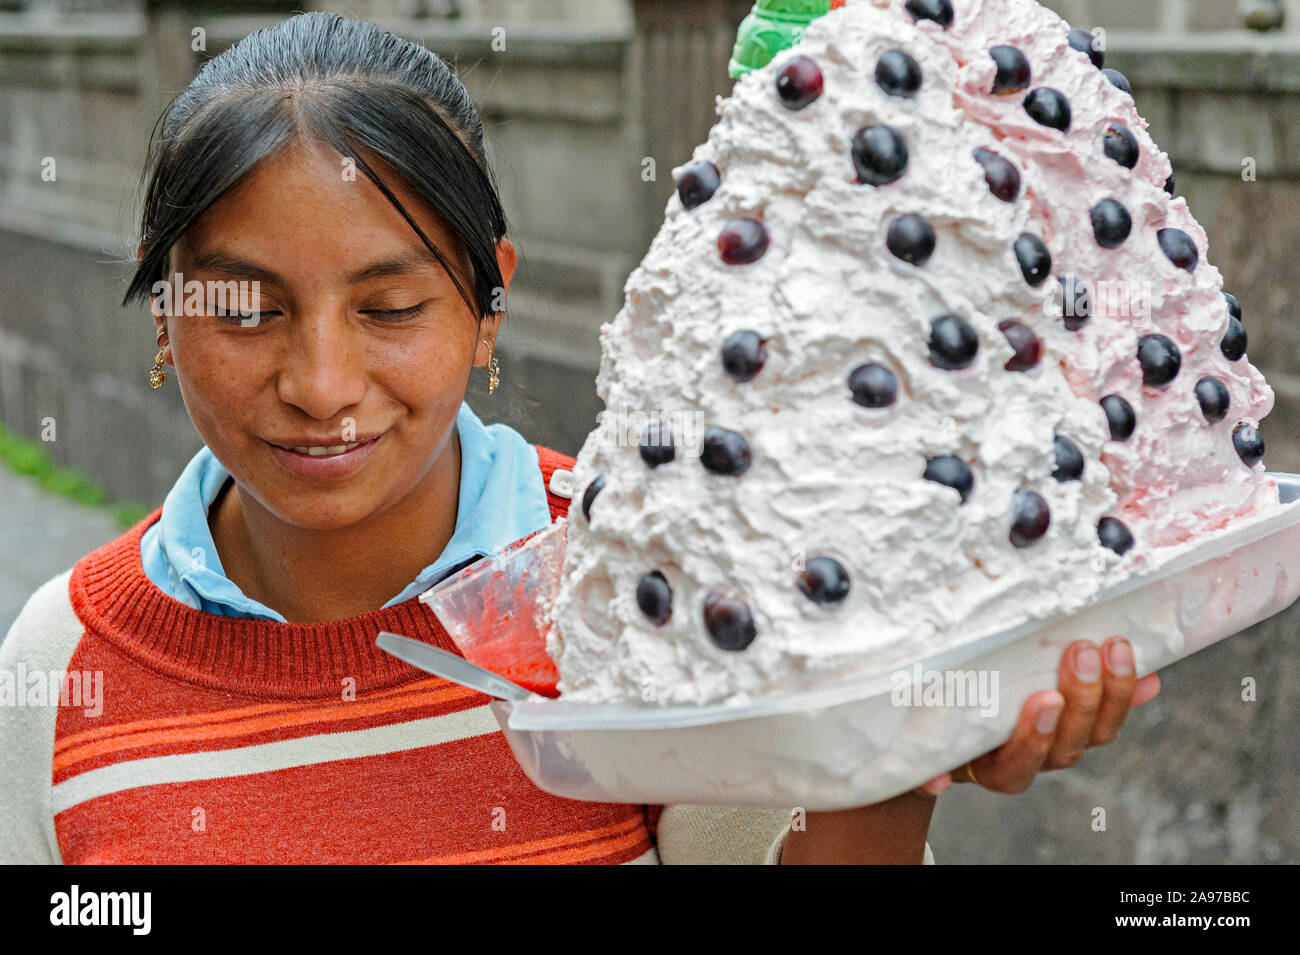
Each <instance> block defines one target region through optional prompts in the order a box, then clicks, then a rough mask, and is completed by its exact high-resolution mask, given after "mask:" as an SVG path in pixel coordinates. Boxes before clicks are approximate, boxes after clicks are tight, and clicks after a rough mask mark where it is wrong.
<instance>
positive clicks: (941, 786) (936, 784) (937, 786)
mask: <svg viewBox="0 0 1300 955" xmlns="http://www.w3.org/2000/svg"><path fill="white" fill-rule="evenodd" d="M951 785H952V777H951V776H940V777H939V778H938V779H937V780H936V779H932V780H930V781H929V782H928V783H926V784H925V785H924V786H922V787H921V788H922V789H924V790H925V791H926V792H928V793H929V794H930V795H931V796H937V795H939V794H940V793H941V792H943V791H944V790H945V789H947V788H948V787H949V786H951Z"/></svg>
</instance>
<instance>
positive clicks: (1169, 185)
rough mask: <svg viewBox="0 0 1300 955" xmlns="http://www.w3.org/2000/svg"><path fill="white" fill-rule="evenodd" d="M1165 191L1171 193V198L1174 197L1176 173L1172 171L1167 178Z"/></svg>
mask: <svg viewBox="0 0 1300 955" xmlns="http://www.w3.org/2000/svg"><path fill="white" fill-rule="evenodd" d="M1165 192H1167V193H1169V198H1171V199H1172V198H1173V197H1174V174H1173V173H1170V174H1169V178H1168V179H1166V180H1165Z"/></svg>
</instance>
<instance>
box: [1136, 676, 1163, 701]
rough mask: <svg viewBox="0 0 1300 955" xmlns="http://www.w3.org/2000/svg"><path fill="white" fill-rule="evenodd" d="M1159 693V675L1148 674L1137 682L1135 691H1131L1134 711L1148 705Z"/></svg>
mask: <svg viewBox="0 0 1300 955" xmlns="http://www.w3.org/2000/svg"><path fill="white" fill-rule="evenodd" d="M1159 692H1160V674H1158V673H1148V674H1147V675H1146V676H1144V677H1143V678H1142V679H1140V680H1138V681H1137V689H1135V690H1134V691H1133V707H1134V709H1136V708H1137V707H1139V706H1143V705H1145V704H1147V703H1150V702H1151V701H1152V700H1154V699H1155V698H1156V694H1157V693H1159Z"/></svg>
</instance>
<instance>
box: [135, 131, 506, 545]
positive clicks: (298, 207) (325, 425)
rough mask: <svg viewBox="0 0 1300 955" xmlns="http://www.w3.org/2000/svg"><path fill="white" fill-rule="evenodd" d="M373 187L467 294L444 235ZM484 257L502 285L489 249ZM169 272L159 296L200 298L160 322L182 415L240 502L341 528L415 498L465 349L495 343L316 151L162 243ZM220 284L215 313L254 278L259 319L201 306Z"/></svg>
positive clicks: (459, 396)
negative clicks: (319, 450)
mask: <svg viewBox="0 0 1300 955" xmlns="http://www.w3.org/2000/svg"><path fill="white" fill-rule="evenodd" d="M380 174H381V175H384V173H383V172H382V171H381V173H380ZM385 179H386V182H387V183H388V185H389V187H390V188H391V189H392V190H393V191H394V193H395V194H396V195H397V197H398V199H399V200H400V201H401V202H402V204H403V206H405V208H406V209H407V211H408V212H410V214H411V215H412V217H413V218H414V219H415V220H416V222H418V223H419V225H420V227H421V229H423V230H424V233H425V235H427V236H428V237H429V239H430V241H432V242H433V244H434V245H436V246H437V247H438V248H439V249H440V250H441V251H442V252H443V254H444V255H445V256H446V257H447V258H448V259H449V261H451V262H453V263H455V264H457V266H458V267H459V268H461V269H462V272H461V276H462V279H461V281H462V284H463V285H464V286H465V287H467V288H471V289H472V287H473V286H472V281H471V279H470V278H469V266H468V260H467V259H466V257H465V256H464V254H463V252H462V251H461V250H460V248H459V245H458V243H457V241H456V240H455V237H454V236H453V235H452V233H451V232H450V230H449V229H448V228H447V227H446V226H445V225H444V224H443V222H442V221H441V220H440V218H439V217H438V216H437V215H436V214H435V213H433V212H432V211H430V210H428V209H427V208H426V207H425V206H424V205H423V204H422V203H421V202H420V200H419V199H418V198H417V197H416V196H415V195H414V194H413V193H411V192H410V191H409V190H408V189H406V188H405V187H404V185H403V184H402V183H401V180H400V178H399V177H397V176H385ZM498 261H499V262H500V263H501V272H502V276H503V279H504V281H505V283H506V286H507V287H508V286H509V283H510V279H511V276H512V274H513V272H514V266H515V259H514V249H513V248H512V247H511V246H510V244H509V243H508V242H506V241H504V240H503V241H502V243H501V245H500V247H499V248H498ZM171 268H172V272H173V275H172V282H173V290H174V291H178V292H179V291H181V290H182V286H181V285H180V284H179V283H180V282H182V281H183V282H184V283H185V285H186V286H188V288H189V289H191V290H192V289H193V288H194V286H193V285H191V284H190V283H192V282H199V283H202V285H203V288H204V289H205V293H204V296H203V301H204V302H205V305H206V308H205V309H196V308H194V307H193V305H194V304H195V303H196V301H197V299H195V298H192V297H190V296H186V297H185V298H182V297H180V296H177V295H174V296H173V300H174V307H173V311H174V312H175V313H176V314H174V315H172V316H170V317H168V318H167V319H166V325H167V333H168V351H169V353H170V361H169V363H170V364H173V365H174V366H175V368H176V377H177V379H178V381H179V384H180V389H181V394H182V396H183V398H184V401H185V407H186V408H187V410H188V411H189V414H190V418H191V419H192V420H193V421H194V425H195V427H196V428H197V429H198V432H199V435H200V436H201V437H202V438H203V441H204V443H206V444H207V446H208V447H209V448H210V449H211V450H212V453H213V454H214V455H216V457H217V459H218V460H220V461H221V463H222V464H223V465H225V466H226V468H227V469H228V470H229V471H230V472H231V474H232V475H234V477H235V480H236V481H238V483H239V484H240V486H241V490H242V491H243V492H244V493H251V494H252V495H253V497H254V498H255V499H256V501H257V502H258V503H259V504H260V505H261V506H262V507H263V508H265V509H266V510H267V511H269V512H271V513H272V514H274V515H276V516H277V517H279V518H280V519H281V520H283V521H285V522H286V523H289V524H293V525H296V526H299V527H303V528H309V529H318V530H326V529H335V528H342V527H347V526H349V525H352V524H355V523H357V522H359V521H362V520H364V519H365V518H366V517H367V516H369V515H372V514H375V513H378V512H380V511H383V510H385V509H386V508H388V507H390V506H392V505H394V504H395V503H397V502H398V501H401V500H402V499H403V498H405V497H406V496H407V495H408V494H410V493H411V492H412V491H413V490H414V489H416V488H417V487H418V486H419V485H420V483H421V481H423V480H424V479H425V478H426V477H427V476H428V475H429V473H430V469H431V467H432V466H433V464H434V462H435V461H438V460H439V458H440V455H442V453H443V452H444V451H445V450H446V449H447V448H448V446H449V445H448V442H449V441H450V440H451V439H452V436H453V430H452V429H453V427H454V424H455V420H456V414H457V411H458V410H459V408H460V404H461V401H462V400H463V398H464V395H465V389H466V385H467V383H468V379H469V374H470V368H471V367H472V366H473V365H475V364H480V363H482V362H484V361H486V359H487V357H488V349H487V347H486V346H485V345H483V344H482V343H481V342H480V341H479V339H481V338H486V339H487V340H488V341H489V342H495V338H496V333H497V330H498V322H497V321H496V320H485V321H483V322H482V324H481V325H480V323H479V321H478V316H477V315H475V314H474V310H472V309H470V308H468V307H467V306H466V304H465V303H464V301H462V299H461V297H460V295H459V293H458V292H457V290H456V287H455V285H454V284H453V282H452V280H451V279H450V277H449V276H448V275H447V274H446V272H445V271H444V270H443V268H442V267H441V266H440V265H439V264H438V261H437V260H436V259H435V258H434V257H433V256H432V255H431V254H430V253H429V251H428V250H427V249H426V248H425V246H424V244H423V243H422V242H421V241H420V238H419V236H417V235H416V234H415V232H414V231H413V230H412V229H411V228H410V226H408V225H407V223H406V221H405V220H404V219H403V218H402V216H401V214H400V213H399V212H398V211H397V209H395V208H394V207H393V206H392V204H390V203H389V202H388V201H387V200H386V199H385V198H384V196H383V195H382V193H380V191H379V190H378V188H376V187H375V185H374V184H373V183H371V181H370V180H369V178H367V177H366V176H365V175H364V174H363V173H361V172H360V171H359V170H356V171H355V175H351V174H349V171H348V169H347V166H346V164H345V163H344V162H343V160H342V159H341V157H339V156H338V154H336V153H334V152H333V151H332V150H329V149H328V148H326V147H324V146H322V145H319V144H316V143H304V142H297V143H294V144H290V145H289V146H287V147H286V148H284V149H283V150H281V151H280V152H279V153H278V154H276V155H275V156H273V157H271V158H270V159H268V160H267V161H265V162H264V163H262V164H261V165H260V166H259V167H258V168H257V169H256V170H255V171H254V172H253V174H252V175H250V176H249V177H248V178H247V179H246V180H245V181H244V182H242V183H241V184H240V185H239V186H237V187H236V188H234V189H232V190H230V191H229V192H228V193H226V194H225V195H224V196H222V198H221V199H220V200H219V201H218V202H217V203H215V204H214V205H213V206H212V207H211V208H209V209H208V211H207V212H205V213H204V214H203V215H202V216H201V217H200V218H199V220H198V221H197V222H196V223H195V224H194V225H193V226H191V228H190V229H189V230H188V231H187V232H186V234H185V236H184V238H183V239H182V241H180V242H178V243H177V244H176V246H175V247H174V248H173V250H172V254H171ZM231 281H234V282H241V283H250V284H245V285H242V286H241V287H240V288H241V291H242V292H243V293H244V294H243V295H241V297H240V299H239V302H238V304H236V302H234V301H230V302H229V303H228V305H227V308H228V309H230V310H231V311H232V312H233V310H234V309H235V308H239V309H247V308H248V307H249V304H250V302H249V297H248V293H249V292H250V291H251V289H252V288H253V286H252V285H251V283H252V282H258V283H259V285H258V286H257V290H258V293H259V298H258V303H257V304H258V306H259V309H260V313H261V317H260V321H256V322H254V321H251V320H249V319H248V318H246V317H241V316H240V315H239V314H238V313H234V314H231V315H229V316H224V317H223V314H222V313H221V312H220V311H219V310H218V309H217V308H216V307H214V306H216V305H218V304H219V303H218V302H217V301H216V298H217V296H216V295H215V294H214V293H213V292H209V291H206V290H208V289H210V288H212V289H215V288H216V286H209V285H208V283H210V282H211V283H228V282H231ZM227 287H229V286H227ZM182 303H187V304H188V305H189V306H190V307H187V308H185V309H184V310H183V311H182V309H181V308H180V307H179V306H180V305H181V304H182ZM196 311H206V312H207V314H194V313H195V312H196ZM155 320H156V321H160V320H161V319H160V318H159V316H158V314H157V304H155ZM164 357H165V358H166V357H167V356H164ZM358 442H360V443H359V444H358ZM354 444H356V445H357V447H356V449H355V450H350V451H348V452H346V453H342V454H338V453H336V452H337V450H338V446H341V445H354ZM295 446H297V447H298V448H299V450H298V451H295V450H292V449H293V448H294V447H295ZM305 446H317V447H326V448H329V447H332V449H333V450H332V451H331V452H330V453H329V454H328V455H326V456H311V455H309V454H306V453H304V452H303V450H302V448H303V447H305ZM441 460H442V461H447V462H450V461H452V460H453V456H452V455H447V456H446V457H445V458H441ZM454 480H455V479H453V486H454Z"/></svg>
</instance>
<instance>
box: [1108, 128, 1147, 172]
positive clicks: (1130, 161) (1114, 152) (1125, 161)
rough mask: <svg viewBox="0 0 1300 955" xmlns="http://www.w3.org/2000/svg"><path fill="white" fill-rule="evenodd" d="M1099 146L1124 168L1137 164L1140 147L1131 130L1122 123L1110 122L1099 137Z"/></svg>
mask: <svg viewBox="0 0 1300 955" xmlns="http://www.w3.org/2000/svg"><path fill="white" fill-rule="evenodd" d="M1101 148H1102V150H1103V151H1104V152H1105V153H1106V155H1107V156H1108V157H1110V158H1111V159H1113V160H1115V162H1117V163H1119V164H1120V165H1121V166H1123V167H1124V168H1125V169H1132V168H1133V167H1134V166H1136V165H1137V164H1138V158H1139V157H1140V156H1141V154H1142V149H1141V147H1140V146H1138V141H1137V137H1136V136H1134V135H1133V130H1131V129H1129V128H1128V127H1127V126H1125V125H1124V124H1123V123H1111V124H1110V125H1109V126H1107V127H1106V132H1105V133H1103V134H1102V137H1101Z"/></svg>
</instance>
